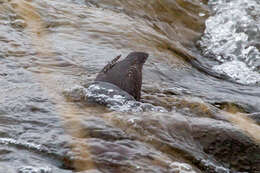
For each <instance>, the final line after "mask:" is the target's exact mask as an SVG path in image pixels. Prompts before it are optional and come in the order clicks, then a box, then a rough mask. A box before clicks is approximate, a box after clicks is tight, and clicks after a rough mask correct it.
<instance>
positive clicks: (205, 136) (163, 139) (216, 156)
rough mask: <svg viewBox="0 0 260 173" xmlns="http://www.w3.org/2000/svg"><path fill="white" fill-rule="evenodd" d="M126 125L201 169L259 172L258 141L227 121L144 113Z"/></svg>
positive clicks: (216, 171)
mask: <svg viewBox="0 0 260 173" xmlns="http://www.w3.org/2000/svg"><path fill="white" fill-rule="evenodd" d="M124 118H125V117H124ZM126 119H127V118H126ZM122 121H127V120H125V119H124V120H122ZM128 122H129V121H128ZM126 126H128V127H129V128H130V127H132V128H134V129H135V130H136V132H137V133H140V140H142V141H146V142H147V143H149V144H150V145H152V146H153V147H154V148H156V149H157V150H159V151H161V152H163V153H168V155H170V156H171V157H173V158H180V157H182V158H183V159H187V160H189V161H190V162H191V163H193V164H194V165H196V167H197V168H199V169H200V170H201V171H203V172H210V173H211V172H212V173H222V172H225V173H228V172H230V171H234V172H237V171H240V172H259V171H260V164H259V163H260V146H259V144H258V143H257V141H254V140H253V139H252V138H251V137H249V136H248V135H247V134H246V133H244V132H243V131H242V130H241V129H239V127H238V126H235V125H232V124H231V123H229V122H226V121H222V120H215V119H211V118H205V117H201V118H198V117H187V116H183V115H180V114H178V113H174V114H173V115H172V116H171V117H170V116H165V115H160V116H144V117H142V118H140V119H136V120H134V122H129V124H127V125H126ZM131 132H132V133H133V131H132V130H131ZM144 136H145V138H144ZM137 138H139V137H137Z"/></svg>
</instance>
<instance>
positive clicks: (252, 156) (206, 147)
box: [192, 119, 260, 172]
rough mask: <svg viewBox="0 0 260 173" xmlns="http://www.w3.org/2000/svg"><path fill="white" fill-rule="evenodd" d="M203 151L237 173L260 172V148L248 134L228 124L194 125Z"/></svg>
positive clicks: (213, 122) (207, 123) (197, 123)
mask: <svg viewBox="0 0 260 173" xmlns="http://www.w3.org/2000/svg"><path fill="white" fill-rule="evenodd" d="M192 129H193V132H194V133H193V135H194V138H195V139H196V140H198V141H199V142H200V144H201V145H202V146H203V151H204V152H205V153H207V154H209V155H212V156H214V157H215V159H216V160H218V161H221V162H222V163H224V165H225V167H230V168H231V169H234V170H236V171H246V172H257V171H260V146H259V144H257V143H256V141H254V140H253V139H251V138H250V137H248V136H247V135H246V133H244V132H242V131H241V130H240V129H239V128H237V127H235V126H233V125H231V124H230V123H227V122H221V121H215V120H211V119H208V120H204V121H202V123H201V122H199V121H196V123H193V125H192Z"/></svg>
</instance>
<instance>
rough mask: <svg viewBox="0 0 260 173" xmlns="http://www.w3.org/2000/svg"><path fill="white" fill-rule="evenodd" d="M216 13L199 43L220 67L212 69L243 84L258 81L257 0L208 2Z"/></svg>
mask: <svg viewBox="0 0 260 173" xmlns="http://www.w3.org/2000/svg"><path fill="white" fill-rule="evenodd" d="M208 4H209V6H210V7H211V8H212V10H213V12H214V13H215V14H214V15H213V16H211V17H209V18H208V19H207V20H206V23H205V24H206V29H205V31H204V36H203V37H202V38H201V40H200V41H199V44H200V46H201V48H202V50H203V54H204V55H206V56H210V57H214V58H215V59H216V60H217V61H219V63H220V65H216V66H214V67H213V68H214V69H215V70H216V71H217V72H218V73H222V74H225V75H228V76H229V77H231V78H233V79H234V80H236V81H237V82H239V83H242V84H252V83H257V82H260V73H259V72H260V70H259V65H260V52H259V50H258V49H257V48H256V47H255V46H254V45H253V44H251V43H252V42H259V41H260V40H259V39H260V37H259V36H257V35H259V32H260V10H259V9H260V4H259V2H258V1H256V0H232V1H227V0H209V2H208Z"/></svg>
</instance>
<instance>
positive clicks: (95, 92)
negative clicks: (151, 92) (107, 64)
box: [65, 84, 167, 112]
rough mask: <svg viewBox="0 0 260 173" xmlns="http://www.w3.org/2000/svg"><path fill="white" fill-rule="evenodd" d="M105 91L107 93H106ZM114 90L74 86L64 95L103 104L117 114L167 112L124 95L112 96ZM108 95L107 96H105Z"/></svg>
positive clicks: (95, 86)
mask: <svg viewBox="0 0 260 173" xmlns="http://www.w3.org/2000/svg"><path fill="white" fill-rule="evenodd" d="M106 91H107V92H106ZM113 91H114V90H112V89H108V88H105V87H102V86H100V85H97V84H92V85H90V86H89V87H88V88H84V87H82V86H75V87H73V88H71V89H69V90H66V91H65V95H67V96H69V97H71V98H75V100H80V99H78V98H84V100H86V101H90V100H92V101H94V102H98V103H101V104H105V105H106V106H107V107H108V108H109V109H111V110H114V111H119V112H144V111H153V112H167V110H166V109H164V108H162V107H160V106H154V105H151V104H149V103H141V102H138V101H135V100H133V99H132V100H131V99H129V98H127V97H126V96H124V95H120V92H119V94H114V95H111V92H113ZM107 93H108V94H107Z"/></svg>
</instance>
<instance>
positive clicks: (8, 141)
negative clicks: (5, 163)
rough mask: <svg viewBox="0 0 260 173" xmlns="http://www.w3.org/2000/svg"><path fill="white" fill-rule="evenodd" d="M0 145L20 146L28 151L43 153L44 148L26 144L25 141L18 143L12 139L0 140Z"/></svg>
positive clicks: (29, 143)
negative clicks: (28, 149) (33, 150)
mask: <svg viewBox="0 0 260 173" xmlns="http://www.w3.org/2000/svg"><path fill="white" fill-rule="evenodd" d="M0 144H3V145H8V144H13V145H20V146H24V147H26V148H30V149H35V150H38V151H44V148H43V147H42V146H41V145H38V144H34V143H31V142H26V141H18V140H15V139H12V138H0Z"/></svg>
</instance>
